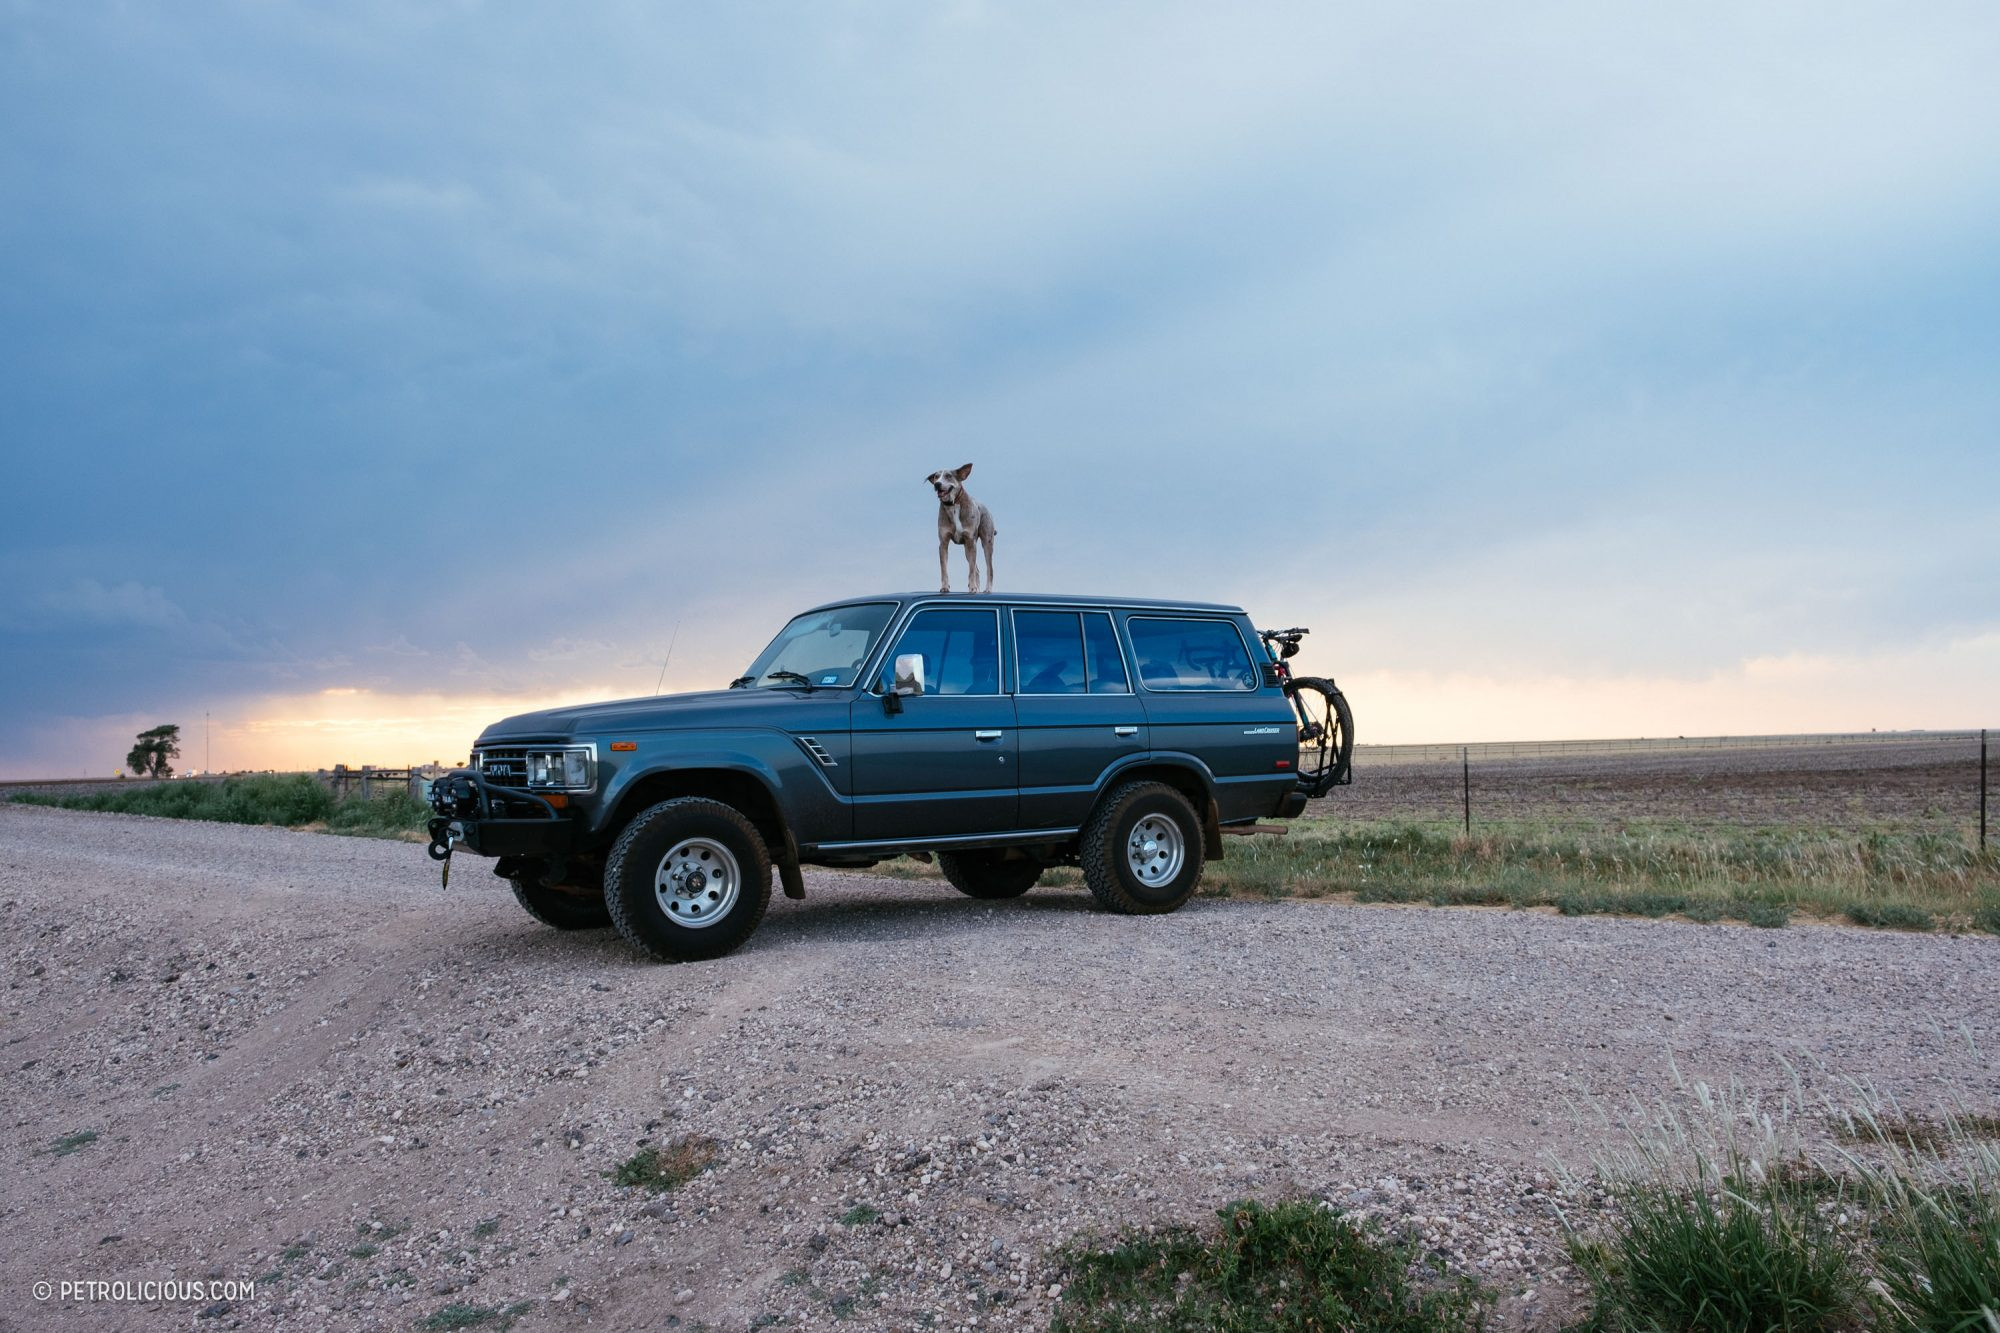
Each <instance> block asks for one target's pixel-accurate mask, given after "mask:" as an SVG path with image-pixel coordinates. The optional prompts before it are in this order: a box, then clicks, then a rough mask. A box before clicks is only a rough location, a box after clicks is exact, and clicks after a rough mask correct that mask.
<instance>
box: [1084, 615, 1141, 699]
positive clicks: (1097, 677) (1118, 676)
mask: <svg viewBox="0 0 2000 1333" xmlns="http://www.w3.org/2000/svg"><path fill="white" fill-rule="evenodd" d="M1083 639H1084V647H1085V648H1086V649H1087V650H1088V652H1087V657H1088V660H1089V662H1090V692H1091V693H1092V694H1130V693H1131V692H1132V681H1131V678H1130V677H1128V676H1127V675H1126V674H1125V655H1124V654H1123V653H1121V652H1119V651H1118V631H1117V630H1116V629H1114V628H1113V627H1112V624H1111V617H1110V616H1107V615H1105V614H1104V613H1103V612H1102V611H1086V612H1084V613H1083Z"/></svg>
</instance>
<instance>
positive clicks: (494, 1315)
mask: <svg viewBox="0 0 2000 1333" xmlns="http://www.w3.org/2000/svg"><path fill="white" fill-rule="evenodd" d="M528 1305H529V1303H528V1302H527V1301H516V1302H514V1303H513V1304H512V1305H467V1304H465V1303H464V1302H462V1301H454V1302H452V1303H451V1304H450V1305H447V1306H445V1307H444V1308H443V1309H442V1310H438V1311H436V1312H435V1313H433V1314H431V1315H428V1316H426V1317H425V1319H424V1321H423V1322H422V1323H421V1324H419V1325H418V1327H419V1328H429V1329H448V1328H479V1327H482V1326H484V1325H487V1324H491V1325H493V1326H494V1327H496V1328H502V1329H505V1328H511V1327H513V1324H514V1321H515V1320H516V1319H519V1318H520V1317H521V1316H522V1315H524V1314H526V1313H527V1312H528Z"/></svg>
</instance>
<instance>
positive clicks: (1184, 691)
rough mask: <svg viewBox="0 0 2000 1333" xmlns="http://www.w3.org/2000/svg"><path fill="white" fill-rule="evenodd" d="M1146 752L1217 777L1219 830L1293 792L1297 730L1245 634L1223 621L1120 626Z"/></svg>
mask: <svg viewBox="0 0 2000 1333" xmlns="http://www.w3.org/2000/svg"><path fill="white" fill-rule="evenodd" d="M1125 629H1126V634H1127V636H1128V638H1129V641H1130V644H1131V648H1132V657H1133V661H1134V663H1135V664H1136V666H1137V667H1138V674H1139V688H1140V697H1141V698H1142V699H1143V700H1144V701H1145V707H1146V718H1147V722H1148V724H1149V725H1150V726H1151V728H1152V736H1153V749H1154V750H1155V751H1159V752H1163V753H1181V754H1188V755H1193V756H1195V757H1197V758H1198V759H1200V760H1201V761H1202V762H1203V763H1205V764H1206V765H1207V766H1208V769H1209V771H1210V772H1211V773H1213V774H1214V775H1215V800H1216V804H1217V805H1218V806H1219V807H1220V810H1221V816H1222V818H1223V819H1224V820H1230V819H1247V818H1251V817H1253V816H1261V815H1267V814H1270V813H1271V811H1272V808H1273V806H1274V805H1275V804H1276V802H1277V801H1278V799H1279V798H1280V797H1282V795H1283V794H1284V793H1285V792H1286V791H1288V790H1290V789H1291V787H1292V786H1293V785H1294V784H1295V783H1296V781H1297V776H1296V774H1295V773H1294V771H1293V762H1294V761H1295V760H1296V758H1297V757H1298V724H1297V721H1296V719H1295V718H1294V717H1293V714H1292V710H1291V704H1290V703H1289V702H1287V700H1286V699H1285V695H1284V691H1283V689H1281V688H1280V687H1279V686H1276V685H1266V684H1264V678H1263V673H1262V672H1261V671H1260V670H1259V669H1258V668H1257V666H1256V665H1255V662H1256V660H1257V659H1256V658H1255V657H1253V655H1252V653H1251V650H1250V644H1249V642H1248V640H1247V638H1246V636H1245V627H1244V626H1242V625H1240V624H1239V623H1238V622H1237V621H1236V620H1234V619H1231V618H1230V617H1228V616H1223V615H1203V614H1199V613H1196V612H1185V613H1177V612H1171V611H1163V612H1150V611H1148V612H1134V613H1133V614H1132V615H1130V616H1129V617H1127V619H1126V622H1125Z"/></svg>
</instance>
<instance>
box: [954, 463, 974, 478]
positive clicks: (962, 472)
mask: <svg viewBox="0 0 2000 1333" xmlns="http://www.w3.org/2000/svg"><path fill="white" fill-rule="evenodd" d="M952 475H953V476H955V477H957V478H958V479H959V480H960V481H964V480H965V479H966V478H967V477H969V476H971V475H972V464H970V463H967V464H966V465H965V466H964V467H962V468H960V469H959V470H958V471H956V472H954V473H953V474H952Z"/></svg>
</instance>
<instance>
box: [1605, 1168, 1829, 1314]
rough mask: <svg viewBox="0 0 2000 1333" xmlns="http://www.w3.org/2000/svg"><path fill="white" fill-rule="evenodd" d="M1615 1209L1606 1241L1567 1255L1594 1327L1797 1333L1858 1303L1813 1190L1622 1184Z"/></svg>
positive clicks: (1770, 1184) (1767, 1184) (1774, 1183)
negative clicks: (1588, 1300) (1583, 1286)
mask: <svg viewBox="0 0 2000 1333" xmlns="http://www.w3.org/2000/svg"><path fill="white" fill-rule="evenodd" d="M1619 1203H1620V1206H1621V1210H1622V1216H1621V1218H1620V1220H1619V1222H1618V1225H1617V1227H1616V1230H1615V1232H1614V1234H1613V1236H1612V1237H1611V1238H1610V1239H1609V1240H1604V1241H1583V1240H1572V1242H1571V1244H1570V1246H1569V1251H1570V1257H1571V1258H1572V1259H1573V1260H1574V1261H1575V1262H1576V1265H1577V1268H1578V1270H1579V1271H1581V1272H1582V1273H1583V1274H1584V1276H1585V1278H1586V1279H1587V1280H1588V1282H1589V1283H1590V1289H1591V1295H1592V1298H1593V1301H1594V1305H1595V1309H1594V1311H1593V1318H1592V1319H1591V1321H1590V1324H1591V1326H1592V1327H1594V1328H1596V1329H1600V1330H1605V1331H1606V1333H1624V1331H1625V1330H1632V1331H1633V1333H1637V1331H1638V1330H1652V1329H1667V1328H1675V1329H1715V1330H1731V1331H1735V1330H1740V1331H1741V1333H1762V1330H1765V1329H1793V1330H1799V1331H1800V1333H1807V1331H1809V1330H1814V1329H1835V1328H1840V1327H1842V1326H1844V1325H1845V1324H1846V1323H1847V1322H1848V1320H1849V1316H1850V1314H1851V1313H1852V1312H1853V1311H1854V1309H1855V1308H1856V1306H1857V1304H1858V1302H1859V1299H1860V1294H1861V1276H1860V1272H1859V1269H1858V1268H1857V1266H1856V1264H1855V1262H1854V1259H1853V1256H1852V1255H1851V1254H1849V1252H1848V1250H1847V1249H1846V1247H1845V1246H1844V1245H1843V1244H1842V1242H1841V1240H1840V1238H1839V1237H1838V1236H1837V1235H1836V1234H1835V1233H1834V1231H1833V1229H1832V1228H1831V1226H1829V1225H1828V1224H1827V1222H1826V1221H1825V1220H1824V1219H1823V1218H1822V1217H1821V1216H1820V1213H1819V1208H1818V1199H1817V1191H1815V1190H1812V1189H1804V1188H1800V1187H1799V1186H1797V1185H1795V1184H1790V1183H1781V1182H1780V1181H1778V1180H1775V1179H1766V1180H1764V1181H1762V1182H1757V1183H1750V1184H1748V1185H1747V1186H1746V1187H1744V1188H1741V1189H1732V1188H1728V1187H1725V1186H1724V1185H1723V1184H1722V1182H1721V1181H1719V1180H1711V1181H1708V1182H1707V1183H1706V1184H1705V1185H1703V1186H1702V1187H1700V1188H1696V1189H1691V1190H1680V1189H1674V1188H1665V1187H1649V1186H1640V1185H1628V1186H1627V1187H1626V1188H1625V1189H1624V1190H1623V1191H1621V1193H1620V1195H1619Z"/></svg>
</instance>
